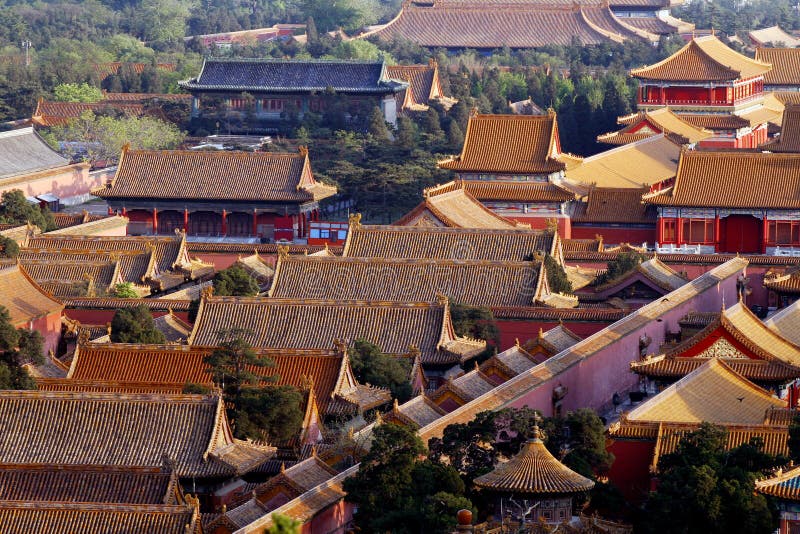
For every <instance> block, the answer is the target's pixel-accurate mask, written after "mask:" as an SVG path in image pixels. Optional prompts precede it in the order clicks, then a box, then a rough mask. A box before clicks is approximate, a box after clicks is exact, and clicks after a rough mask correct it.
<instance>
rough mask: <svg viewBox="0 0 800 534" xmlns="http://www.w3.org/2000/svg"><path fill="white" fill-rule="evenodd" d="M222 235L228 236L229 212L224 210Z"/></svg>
mask: <svg viewBox="0 0 800 534" xmlns="http://www.w3.org/2000/svg"><path fill="white" fill-rule="evenodd" d="M222 235H223V236H226V235H228V212H227V211H225V210H222Z"/></svg>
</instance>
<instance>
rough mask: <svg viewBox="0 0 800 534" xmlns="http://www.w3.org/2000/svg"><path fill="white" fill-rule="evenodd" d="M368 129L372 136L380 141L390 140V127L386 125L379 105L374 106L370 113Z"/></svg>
mask: <svg viewBox="0 0 800 534" xmlns="http://www.w3.org/2000/svg"><path fill="white" fill-rule="evenodd" d="M368 131H369V133H370V134H371V135H372V137H374V138H375V139H377V140H379V141H388V140H389V128H388V127H387V126H386V119H385V118H384V117H383V113H381V110H380V108H378V107H374V108H373V109H372V111H371V112H370V114H369V127H368Z"/></svg>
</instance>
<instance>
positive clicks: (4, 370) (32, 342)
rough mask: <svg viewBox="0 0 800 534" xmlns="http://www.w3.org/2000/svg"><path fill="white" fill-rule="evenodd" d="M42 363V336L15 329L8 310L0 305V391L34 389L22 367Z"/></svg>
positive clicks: (32, 382) (34, 384)
mask: <svg viewBox="0 0 800 534" xmlns="http://www.w3.org/2000/svg"><path fill="white" fill-rule="evenodd" d="M43 362H44V350H43V340H42V335H41V334H40V333H39V332H36V331H28V330H25V329H22V328H20V329H15V328H14V326H13V325H12V324H11V316H10V315H9V313H8V309H6V307H5V306H2V305H0V389H36V383H35V382H34V380H33V378H32V377H31V376H30V375H29V374H28V371H27V370H26V369H25V368H24V367H23V365H24V364H26V363H36V364H41V363H43Z"/></svg>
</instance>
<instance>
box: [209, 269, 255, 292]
mask: <svg viewBox="0 0 800 534" xmlns="http://www.w3.org/2000/svg"><path fill="white" fill-rule="evenodd" d="M259 290H260V288H259V287H258V283H257V282H256V281H255V279H254V278H253V277H252V276H250V275H249V274H248V272H247V271H245V270H244V268H243V267H242V266H241V265H237V264H234V265H231V266H230V267H228V268H227V269H223V270H222V271H219V272H218V273H217V274H215V275H214V294H215V295H220V296H236V297H252V296H254V295H257V294H258V292H259Z"/></svg>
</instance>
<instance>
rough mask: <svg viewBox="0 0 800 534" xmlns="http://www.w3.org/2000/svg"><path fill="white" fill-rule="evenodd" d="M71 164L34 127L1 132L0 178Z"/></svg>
mask: <svg viewBox="0 0 800 534" xmlns="http://www.w3.org/2000/svg"><path fill="white" fill-rule="evenodd" d="M64 165H69V161H68V160H66V159H65V158H62V157H61V156H60V155H59V154H58V153H57V152H55V151H54V150H53V149H52V148H50V147H49V146H48V145H47V143H45V142H44V140H42V138H41V137H39V136H38V135H36V133H35V132H34V131H33V128H22V129H19V130H10V131H8V132H2V133H0V179H3V178H10V177H12V176H19V175H21V174H28V173H33V172H37V171H43V170H46V169H52V168H54V167H62V166H64Z"/></svg>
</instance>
